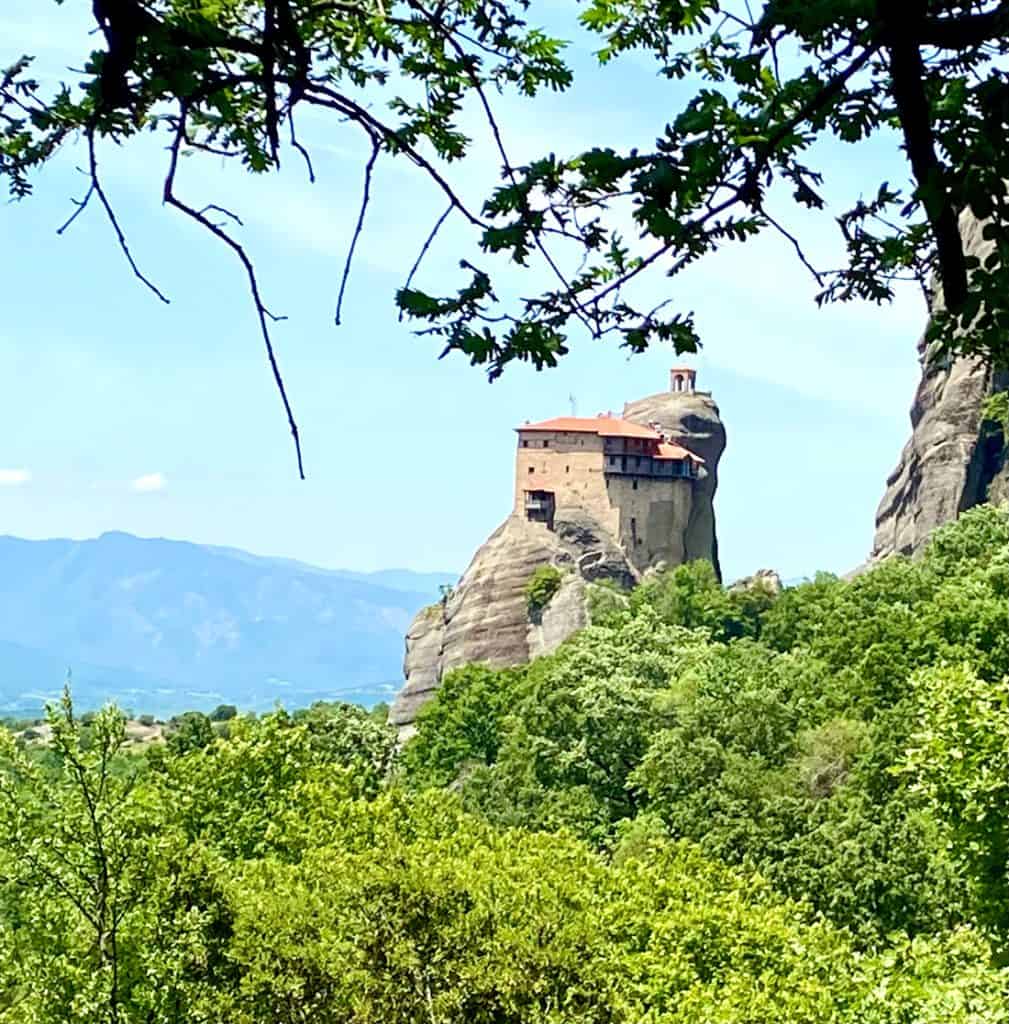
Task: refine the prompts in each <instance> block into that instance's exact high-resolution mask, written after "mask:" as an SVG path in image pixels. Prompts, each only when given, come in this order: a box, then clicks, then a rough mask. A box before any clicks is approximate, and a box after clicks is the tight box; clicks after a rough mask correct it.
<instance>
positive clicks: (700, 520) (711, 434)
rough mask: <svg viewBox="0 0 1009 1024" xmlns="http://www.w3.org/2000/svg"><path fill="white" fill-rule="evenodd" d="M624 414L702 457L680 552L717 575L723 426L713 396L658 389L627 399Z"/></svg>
mask: <svg viewBox="0 0 1009 1024" xmlns="http://www.w3.org/2000/svg"><path fill="white" fill-rule="evenodd" d="M624 418H625V419H629V420H633V421H634V422H635V423H641V424H644V425H645V426H647V425H649V424H652V423H657V424H658V426H659V429H660V430H662V431H663V432H664V433H665V434H667V435H669V436H670V437H675V438H677V440H679V441H681V442H682V443H683V444H684V445H685V446H686V447H687V448H689V449H690V450H691V451H692V452H693V453H694V454H695V455H699V456H700V457H701V458H702V459H704V469H703V470H702V471H701V476H700V479H699V480H698V481H697V483H696V484H695V485H694V500H693V503H692V505H691V509H690V520H689V522H688V523H687V527H686V531H685V536H684V552H685V558H686V561H693V560H695V559H698V558H704V559H707V560H708V561H709V562H711V564H712V565H714V567H715V572H716V573H718V578H719V579H721V578H722V573H721V568H720V566H719V563H718V535H717V532H716V530H715V506H714V501H715V491H716V490H717V489H718V460H719V459H720V458H721V457H722V452H724V451H725V427H724V426H723V424H722V420H721V417H720V415H719V412H718V406H717V405H716V404H715V401H714V399H713V398H712V397H711V395H710V394H707V393H706V392H703V391H694V392H691V393H688V394H683V393H673V392H668V391H667V392H661V393H659V394H657V395H650V396H649V397H648V398H640V399H638V400H637V401H635V402H628V403H627V404H626V405H625V406H624Z"/></svg>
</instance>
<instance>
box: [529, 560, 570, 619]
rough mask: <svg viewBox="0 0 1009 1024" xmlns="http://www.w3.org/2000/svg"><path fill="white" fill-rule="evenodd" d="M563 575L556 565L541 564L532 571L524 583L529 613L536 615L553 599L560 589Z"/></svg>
mask: <svg viewBox="0 0 1009 1024" xmlns="http://www.w3.org/2000/svg"><path fill="white" fill-rule="evenodd" d="M562 579H563V576H562V574H561V571H560V569H558V568H557V566H556V565H541V566H540V567H539V568H538V569H535V570H534V571H533V574H532V575H531V576H530V577H529V581H528V582H527V583H526V604H527V605H528V607H529V612H530V614H533V615H536V614H539V613H540V612H542V611H543V609H544V608H546V606H547V605H548V604H550V601H551V600H552V599H553V596H554V594H556V593H557V591H558V590H560V589H561V581H562Z"/></svg>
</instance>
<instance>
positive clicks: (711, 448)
mask: <svg viewBox="0 0 1009 1024" xmlns="http://www.w3.org/2000/svg"><path fill="white" fill-rule="evenodd" d="M624 416H625V417H626V418H627V419H631V420H633V421H634V422H636V423H640V424H644V425H648V424H649V423H653V422H656V423H658V424H660V425H661V428H662V429H663V430H664V431H666V432H667V433H669V434H670V435H673V436H676V437H677V438H678V439H681V440H682V442H683V443H684V444H685V445H686V446H687V447H689V448H690V449H691V450H692V451H693V452H694V453H695V454H697V455H700V456H701V457H702V458H703V459H704V460H705V468H704V470H703V471H702V475H701V478H700V479H698V480H697V481H695V482H694V484H693V492H692V499H691V502H690V509H689V515H688V516H687V517H686V518H685V519H684V521H683V522H682V523H680V524H678V529H680V530H682V533H683V538H682V541H683V542H682V550H683V551H684V552H685V556H686V558H687V559H696V558H706V559H709V560H711V561H712V562H713V563H714V564H715V566H716V568H717V566H718V552H717V546H716V540H715V515H714V509H713V507H712V499H713V497H714V493H715V487H716V485H717V470H718V459H719V457H720V456H721V454H722V450H723V448H724V447H725V430H724V428H723V427H722V423H721V420H720V419H719V415H718V407H717V406H716V405H715V403H714V402H713V401H712V400H711V398H710V397H709V396H706V395H704V394H698V393H692V394H672V393H665V394H658V395H653V396H651V397H650V398H645V399H641V400H640V401H637V402H632V403H629V404H628V405H627V406H626V408H625V410H624ZM502 469H503V471H504V467H502ZM553 526H554V528H553V530H550V529H548V528H547V526H546V525H545V524H544V523H538V522H529V521H527V520H526V519H525V518H524V517H522V516H520V515H511V516H509V517H508V518H507V519H506V520H505V521H504V522H503V523H502V524H501V525H500V526H499V527H498V528H497V529H496V530H495V531H494V532H493V533H492V534H491V536H490V537H489V538H488V539H487V541H486V542H485V543H484V544H483V545H482V546H481V547H480V549H479V550H478V551H477V553H476V554H475V555H474V557H473V560H472V562H470V565H469V567H468V568H467V569H466V572H465V573H464V574H463V576H462V579H461V580H460V581H459V585H458V586H457V587H456V589H455V591H454V592H453V593H452V594H451V595H450V596H449V597H448V598H447V599H446V600H444V601H443V602H441V603H440V604H437V605H433V606H431V607H430V608H427V609H425V610H424V611H422V612H421V613H420V614H419V615H418V616H417V617H416V619H415V620H414V621H413V623H412V625H411V626H410V628H409V630H408V632H407V635H406V656H405V660H404V665H403V669H404V675H405V684H404V686H403V689H402V690H401V691H400V693H399V694H398V696H397V697H396V700H395V702H394V704H393V706H392V709H391V711H390V721H391V722H392V723H393V724H395V725H398V726H400V727H407V728H408V727H409V725H410V723H411V722H413V720H414V718H415V717H416V715H417V711H418V709H419V708H420V707H421V705H422V704H424V703H425V701H427V700H428V699H430V697H431V696H432V694H433V693H434V691H435V690H436V689H437V688H438V685H439V684H440V682H441V679H442V677H443V675H444V674H445V673H446V672H447V671H449V670H450V669H453V668H457V667H459V666H461V665H465V664H468V663H470V662H484V663H486V664H490V665H494V666H497V667H501V666H505V665H517V664H521V663H523V662H526V661H528V660H530V659H531V658H535V657H537V656H538V655H541V654H547V653H549V652H550V651H552V650H554V649H556V648H557V647H558V646H559V645H560V644H561V643H563V642H564V640H566V639H567V638H568V637H569V636H570V635H571V634H572V633H574V632H576V631H577V630H579V629H581V628H582V627H583V626H585V625H586V624H587V611H586V585H587V584H588V583H590V582H593V581H597V580H612V581H614V582H616V583H617V584H619V585H620V586H623V587H629V586H631V585H633V583H634V581H635V579H636V578H637V577H638V575H639V574H638V571H637V570H636V569H635V568H634V566H633V565H632V564H631V563H630V561H629V560H628V559H627V557H626V554H625V552H624V551H623V550H622V549H621V547H620V544H619V543H618V541H617V539H616V538H614V537H613V536H612V535H611V534H610V533H609V532H608V531H607V529H606V528H604V527H603V526H602V525H600V523H599V522H598V521H596V520H595V519H594V518H593V517H592V516H590V515H589V514H587V513H586V512H585V510H584V509H580V508H577V507H573V506H570V505H567V506H564V505H560V506H558V508H557V512H556V517H555V520H554V524H553ZM542 565H555V566H557V567H558V568H560V569H561V570H562V572H563V577H562V584H561V588H560V590H559V591H558V592H557V593H556V594H555V595H554V596H553V598H552V599H551V601H550V603H549V604H548V605H547V606H546V608H545V609H544V610H543V611H542V613H541V614H540V615H538V616H536V617H535V620H534V619H533V618H531V617H530V614H529V610H528V607H527V600H526V593H525V588H526V583H527V582H528V580H529V577H530V576H531V575H532V574H533V572H534V571H535V570H536V569H537V568H538V567H539V566H542Z"/></svg>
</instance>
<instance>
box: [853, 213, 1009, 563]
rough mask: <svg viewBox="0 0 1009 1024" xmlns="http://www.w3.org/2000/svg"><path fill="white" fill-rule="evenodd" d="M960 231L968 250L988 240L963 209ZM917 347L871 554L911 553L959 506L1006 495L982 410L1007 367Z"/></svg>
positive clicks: (1002, 463) (980, 251)
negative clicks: (907, 409)
mask: <svg viewBox="0 0 1009 1024" xmlns="http://www.w3.org/2000/svg"><path fill="white" fill-rule="evenodd" d="M961 232H962V234H963V237H964V242H965V247H966V249H967V251H968V253H970V254H972V255H975V256H978V257H979V258H982V259H983V258H984V255H985V253H986V251H987V249H988V248H989V245H990V243H987V242H985V241H984V240H983V239H982V237H981V226H980V225H979V224H978V222H977V221H976V220H974V219H973V218H970V217H967V216H965V217H964V218H962V220H961ZM918 351H919V357H920V361H921V365H922V376H921V381H920V382H919V384H918V390H917V392H916V394H915V397H914V403H913V404H912V406H911V437H910V439H909V440H908V442H907V444H906V445H905V446H904V450H903V452H902V453H901V456H900V462H899V463H898V464H897V468H896V469H895V470H894V471H893V472H892V473H891V474H890V476H889V478H888V479H887V481H886V492H885V493H884V495H883V500H882V501H881V502H880V504H879V509H878V511H877V513H876V536H875V540H874V542H873V549H872V555H871V556H870V559H871V560H873V561H875V560H878V559H880V558H885V557H886V556H887V555H891V554H895V553H896V554H905V555H912V554H914V553H915V552H917V551H919V550H920V549H921V547H922V546H923V545H924V543H925V541H926V540H927V539H928V537H929V535H930V534H931V533H932V531H933V530H934V529H935V528H936V527H937V526H941V525H942V524H943V523H945V522H948V521H950V520H952V519H955V518H956V517H957V515H959V513H960V512H963V511H964V510H966V509H968V508H971V507H972V506H974V505H978V504H981V503H983V502H985V501H1000V500H1006V498H1007V497H1009V465H1007V464H1006V459H1005V441H1006V439H1005V438H1004V437H1003V432H1002V428H1001V425H1000V424H998V423H994V422H992V421H990V420H985V419H984V416H983V411H982V410H983V407H984V404H985V402H986V401H987V399H988V398H989V397H990V396H991V395H992V394H994V393H996V392H998V391H1004V390H1006V389H1007V388H1009V373H1007V372H1005V371H1002V372H996V371H994V370H993V369H992V368H991V367H989V366H986V365H984V364H983V363H981V362H980V361H979V360H977V359H968V358H960V359H954V360H942V359H940V358H938V357H937V356H936V355H935V353H934V352H930V351H929V350H928V348H927V347H926V345H925V341H924V338H922V340H921V341H920V342H919V343H918Z"/></svg>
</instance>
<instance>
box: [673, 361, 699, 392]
mask: <svg viewBox="0 0 1009 1024" xmlns="http://www.w3.org/2000/svg"><path fill="white" fill-rule="evenodd" d="M696 385H697V371H696V370H693V369H691V368H690V367H689V366H674V367H673V368H672V369H671V370H670V371H669V390H670V391H673V392H683V393H687V394H692V393H693V391H694V388H695V386H696Z"/></svg>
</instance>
